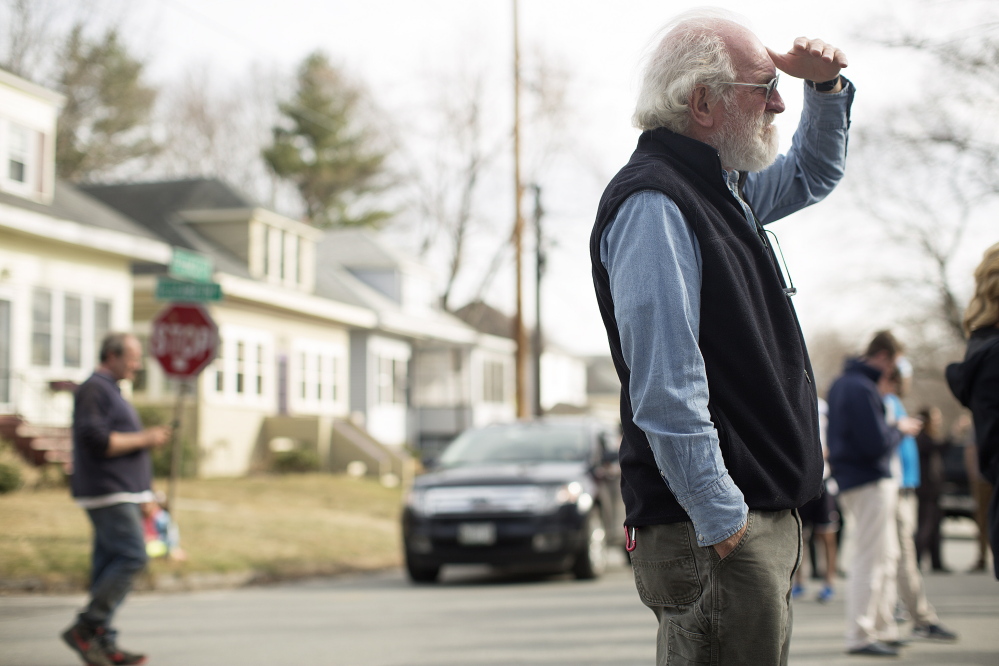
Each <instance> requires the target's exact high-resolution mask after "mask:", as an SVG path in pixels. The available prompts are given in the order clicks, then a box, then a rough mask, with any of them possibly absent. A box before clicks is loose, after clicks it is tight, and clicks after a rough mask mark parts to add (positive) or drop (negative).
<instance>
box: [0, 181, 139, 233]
mask: <svg viewBox="0 0 999 666" xmlns="http://www.w3.org/2000/svg"><path fill="white" fill-rule="evenodd" d="M0 203H4V204H7V205H9V206H14V207H16V208H23V209H25V210H30V211H33V212H36V213H42V214H45V215H49V216H51V217H58V218H61V219H64V220H69V221H71V222H77V223H79V224H85V225H87V226H90V227H99V228H102V229H111V230H112V231H121V232H123V233H128V234H132V235H134V236H141V237H143V238H150V239H155V238H157V237H156V236H155V235H154V234H152V233H151V232H149V231H148V230H146V229H144V228H143V227H141V226H139V225H137V224H136V223H135V222H133V221H132V220H130V219H129V218H127V217H125V216H124V215H122V214H121V213H119V212H118V211H116V210H115V209H114V208H111V207H110V206H107V205H105V204H104V203H102V202H101V201H99V200H97V199H94V198H93V197H90V196H87V195H86V194H85V193H83V192H81V191H80V190H79V189H77V188H76V187H75V186H73V185H72V184H70V183H69V182H67V181H64V180H59V181H57V182H56V186H55V188H54V192H53V198H52V203H51V204H44V203H39V202H36V201H31V200H30V199H25V198H24V197H20V196H17V195H14V194H8V193H7V192H2V191H0Z"/></svg>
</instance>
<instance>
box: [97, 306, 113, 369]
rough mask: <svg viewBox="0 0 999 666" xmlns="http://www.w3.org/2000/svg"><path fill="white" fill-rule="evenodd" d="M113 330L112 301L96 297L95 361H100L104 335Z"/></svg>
mask: <svg viewBox="0 0 999 666" xmlns="http://www.w3.org/2000/svg"><path fill="white" fill-rule="evenodd" d="M110 332H111V301H106V300H103V299H100V298H95V299H94V361H95V362H96V361H98V360H99V357H100V353H101V343H102V342H103V341H104V336H106V335H107V334H108V333H110Z"/></svg>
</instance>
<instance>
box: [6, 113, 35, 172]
mask: <svg viewBox="0 0 999 666" xmlns="http://www.w3.org/2000/svg"><path fill="white" fill-rule="evenodd" d="M7 142H8V146H7V177H8V178H9V179H10V180H13V181H15V182H18V183H25V184H27V182H28V163H29V158H30V154H31V131H30V130H28V129H27V128H25V127H21V126H20V125H15V124H13V123H11V125H10V132H9V133H8V136H7Z"/></svg>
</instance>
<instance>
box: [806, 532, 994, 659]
mask: <svg viewBox="0 0 999 666" xmlns="http://www.w3.org/2000/svg"><path fill="white" fill-rule="evenodd" d="M944 534H945V535H946V537H945V540H944V561H945V563H946V565H947V566H948V567H949V568H951V569H952V570H953V571H954V573H951V574H932V573H928V572H927V573H924V574H923V576H924V580H925V583H926V595H927V597H928V598H929V600H930V603H931V604H933V606H934V607H935V608H936V611H937V615H939V616H940V622H941V623H942V624H944V625H945V626H947V627H948V628H949V629H952V630H954V631H956V632H957V633H958V634H959V635H960V640H958V641H957V642H956V643H942V642H932V641H927V640H914V641H913V642H912V643H911V644H910V645H909V646H907V647H904V648H902V653H901V656H900V657H899V658H897V659H892V658H877V657H859V656H851V655H847V654H846V652H845V647H844V643H843V629H844V617H843V613H844V610H843V596H842V595H843V590H844V589H845V588H846V585H845V581H843V580H840V581H839V583H838V589H837V590H836V592H837V597H836V598H835V599H834V600H833V601H832V602H831V603H828V604H820V603H818V602H816V601H815V600H814V599H815V594H816V593H817V592H818V590H819V589H820V583H819V581H809V586H808V592H807V593H806V594H805V595H804V596H803V597H802V598H801V600H799V601H797V602H795V605H794V634H793V635H792V643H791V645H792V647H791V662H790V664H791V666H841V665H846V664H851V665H853V666H857V665H858V664H869V663H880V662H885V663H904V664H923V665H925V666H957V665H961V664H975V665H976V666H997V665H999V581H997V580H996V579H995V577H994V576H993V575H992V574H991V572H987V573H984V574H983V573H976V574H969V573H965V572H967V571H968V569H970V568H971V566H972V565H973V564H974V561H975V559H976V558H977V550H976V549H977V545H976V543H975V541H974V539H973V534H974V526H973V524H972V523H971V522H970V521H966V520H947V521H945V523H944ZM910 629H911V625H910V624H906V625H904V626H903V627H902V631H903V635H906V636H907V635H908V633H909V631H910Z"/></svg>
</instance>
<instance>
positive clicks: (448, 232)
mask: <svg viewBox="0 0 999 666" xmlns="http://www.w3.org/2000/svg"><path fill="white" fill-rule="evenodd" d="M457 61H458V62H461V63H462V68H461V69H459V70H458V71H457V72H455V73H453V74H451V75H450V76H445V77H440V78H439V81H438V83H437V84H436V85H435V89H436V90H437V91H438V93H437V95H436V96H435V97H434V99H433V102H432V110H433V115H434V117H435V118H436V121H435V123H434V125H433V127H432V128H431V129H430V130H429V131H427V132H425V133H424V134H423V135H422V136H420V137H418V138H417V141H416V143H417V144H419V145H415V146H414V145H410V146H409V147H408V153H407V154H408V155H409V158H408V159H409V161H410V163H411V164H412V166H411V167H410V169H409V170H408V171H409V173H410V182H411V184H412V189H413V191H414V195H413V198H414V205H413V208H414V209H415V211H416V214H417V219H416V221H415V223H413V230H414V231H415V233H416V235H417V237H418V240H417V246H418V248H419V252H420V254H421V255H422V256H424V257H426V256H429V255H435V256H437V257H442V258H443V259H442V261H443V263H444V264H445V265H446V267H447V268H446V274H445V286H444V288H443V290H442V295H441V304H442V307H443V308H444V309H445V310H448V309H453V308H454V306H455V304H454V303H453V301H454V298H455V291H456V287H457V286H458V285H459V283H464V284H468V283H469V282H471V283H473V284H477V285H478V286H477V287H475V288H473V289H472V292H473V297H472V299H471V300H473V301H474V300H481V298H482V296H483V294H484V292H485V291H486V290H487V289H488V287H489V285H490V283H491V282H492V280H493V278H494V277H495V276H496V275H497V273H498V272H499V270H500V269H501V268H502V266H503V265H504V263H505V262H507V261H508V260H509V259H510V256H511V253H510V251H509V250H510V238H511V232H512V229H511V228H510V227H508V220H509V218H510V217H511V216H510V214H509V210H510V208H509V203H508V200H507V199H506V198H505V197H506V196H507V193H508V192H509V189H508V188H507V187H506V184H507V183H508V182H509V181H510V174H509V171H508V157H509V152H510V146H511V136H512V128H510V127H509V126H508V124H507V123H508V121H505V122H504V121H502V120H500V121H497V120H496V119H495V118H494V116H493V115H492V114H494V113H495V112H496V111H495V107H496V103H495V100H496V99H497V98H499V99H506V94H504V93H499V94H497V91H496V88H497V87H498V85H499V84H498V83H496V82H495V81H493V80H491V79H490V78H489V76H488V70H487V69H486V68H485V67H484V66H481V65H477V64H474V63H471V62H470V61H469V59H468V58H458V59H457ZM569 79H570V77H569V76H568V73H567V70H566V69H565V68H561V67H559V66H557V65H556V63H555V60H554V59H553V58H551V57H546V56H545V55H544V54H543V53H542V52H541V51H539V50H536V51H535V52H533V53H532V54H531V56H530V57H529V58H525V66H524V67H523V68H522V82H523V83H522V84H523V95H522V100H523V109H524V113H523V116H522V121H521V124H522V128H523V130H522V131H523V140H522V145H523V155H524V168H523V178H524V184H525V185H528V184H537V183H540V182H542V181H543V179H544V177H545V174H546V171H547V170H548V169H549V168H550V167H551V165H552V162H553V161H554V160H555V159H557V157H558V156H559V155H560V154H561V151H562V150H563V148H564V142H565V137H566V134H565V130H564V120H565V115H566V113H567V108H568V103H567V90H568V81H569ZM504 83H507V81H506V80H504ZM497 128H499V129H498V130H497ZM423 144H426V145H423ZM428 146H429V147H428ZM497 183H498V184H500V186H499V187H497V185H496V184H497ZM483 247H488V249H487V250H486V251H487V252H488V253H489V258H484V259H482V260H479V259H476V260H475V261H474V262H473V261H470V260H469V257H470V254H471V253H473V252H477V251H480V250H482V248H483Z"/></svg>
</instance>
